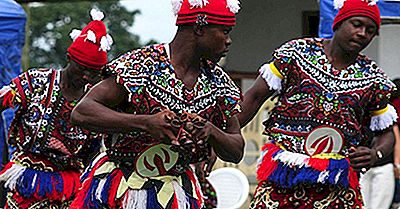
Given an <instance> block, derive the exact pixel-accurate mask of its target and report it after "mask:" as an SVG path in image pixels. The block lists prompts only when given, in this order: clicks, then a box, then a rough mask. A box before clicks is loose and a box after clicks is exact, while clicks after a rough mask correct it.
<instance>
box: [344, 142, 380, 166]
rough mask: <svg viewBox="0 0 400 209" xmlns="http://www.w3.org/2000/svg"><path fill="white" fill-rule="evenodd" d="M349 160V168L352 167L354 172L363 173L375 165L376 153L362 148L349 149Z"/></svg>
mask: <svg viewBox="0 0 400 209" xmlns="http://www.w3.org/2000/svg"><path fill="white" fill-rule="evenodd" d="M349 159H350V166H351V167H353V169H354V170H356V171H363V172H365V170H366V169H368V168H370V167H372V166H373V165H375V163H376V162H377V160H378V158H377V156H376V151H375V150H374V149H370V148H368V147H364V146H359V147H357V148H354V147H352V148H350V154H349Z"/></svg>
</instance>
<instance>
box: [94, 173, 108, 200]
mask: <svg viewBox="0 0 400 209" xmlns="http://www.w3.org/2000/svg"><path fill="white" fill-rule="evenodd" d="M106 181H107V179H106V178H103V179H101V180H100V182H99V186H97V189H96V200H99V201H100V202H101V203H103V202H102V200H101V193H102V192H103V189H104V184H106Z"/></svg>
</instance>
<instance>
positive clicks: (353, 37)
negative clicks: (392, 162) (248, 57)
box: [238, 0, 397, 209]
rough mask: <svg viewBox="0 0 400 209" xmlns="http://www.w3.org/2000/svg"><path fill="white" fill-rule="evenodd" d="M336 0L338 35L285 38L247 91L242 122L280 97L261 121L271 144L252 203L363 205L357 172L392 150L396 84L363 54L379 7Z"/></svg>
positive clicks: (262, 159)
mask: <svg viewBox="0 0 400 209" xmlns="http://www.w3.org/2000/svg"><path fill="white" fill-rule="evenodd" d="M335 4H336V5H337V6H338V7H341V8H340V10H339V13H338V14H337V16H336V17H335V20H334V24H333V30H334V36H333V38H332V39H330V40H328V39H322V38H304V39H296V40H291V41H289V42H287V43H285V44H283V45H282V46H281V47H279V48H278V49H276V50H275V51H274V53H273V57H272V60H271V61H269V62H268V63H266V64H264V65H263V66H262V67H261V68H260V69H259V72H260V75H259V76H258V78H257V79H256V81H255V83H254V84H253V86H252V87H251V88H250V89H249V90H248V91H247V92H246V93H245V95H244V99H243V102H242V108H243V112H242V113H240V114H239V116H238V118H239V121H240V124H241V126H242V127H243V126H245V125H246V124H247V123H248V122H249V121H250V120H251V119H252V118H253V117H254V115H255V114H256V112H257V111H258V109H259V108H260V107H261V105H262V104H263V103H264V101H265V100H266V99H267V98H269V97H270V96H271V95H273V94H275V95H277V96H278V102H277V103H276V106H275V107H274V109H273V110H272V111H271V116H270V118H269V119H268V120H267V121H265V122H264V123H263V124H264V125H265V131H264V134H266V135H268V136H269V142H268V143H266V144H265V145H264V146H263V148H262V153H261V157H260V161H259V165H258V168H257V178H258V180H259V181H260V183H259V185H258V187H257V189H256V191H255V194H254V198H253V200H252V203H251V208H257V209H259V208H301V209H308V208H309V209H311V208H362V207H363V206H362V198H361V195H360V187H359V181H358V178H359V174H360V172H365V171H366V170H367V169H368V168H370V167H371V166H373V165H375V164H376V163H379V162H380V161H381V160H382V159H383V158H384V157H385V156H387V155H389V154H390V153H391V152H392V148H393V134H392V125H393V124H394V122H395V120H396V118H397V115H396V111H395V110H394V108H393V106H391V105H390V104H389V103H388V98H389V96H390V92H391V91H392V90H393V89H394V85H393V83H392V82H391V81H390V80H389V79H388V77H387V76H386V75H385V73H384V72H383V71H382V70H381V69H380V68H379V67H378V66H377V64H376V63H375V62H374V61H372V60H370V59H369V58H368V57H366V56H365V55H362V54H361V53H360V52H361V51H362V50H363V49H364V48H365V47H366V46H367V45H368V44H369V43H370V42H371V41H372V39H373V38H374V37H375V36H376V35H377V34H378V32H379V25H380V22H381V20H380V16H379V9H378V7H377V5H376V4H375V2H371V1H365V0H347V1H340V2H339V1H335ZM373 137H375V138H376V139H375V144H374V145H373V146H370V143H371V140H372V138H373Z"/></svg>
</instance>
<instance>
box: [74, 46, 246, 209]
mask: <svg viewBox="0 0 400 209" xmlns="http://www.w3.org/2000/svg"><path fill="white" fill-rule="evenodd" d="M166 47H168V46H167V45H165V46H164V45H152V46H147V47H144V48H142V49H138V50H134V51H131V52H128V53H126V54H124V55H122V56H121V57H119V58H117V59H116V60H114V61H112V62H111V63H110V64H109V65H108V68H107V71H108V72H109V73H111V74H113V75H115V77H116V82H117V83H118V84H121V85H122V86H124V87H125V89H126V90H127V92H128V93H129V98H128V101H129V105H128V106H127V107H126V108H125V109H121V111H123V112H127V113H133V114H156V113H158V112H160V111H162V110H165V109H169V110H171V111H173V112H175V113H177V114H179V113H183V112H187V113H190V114H196V115H198V116H200V117H202V118H204V119H206V120H208V121H210V122H212V123H213V124H214V125H216V126H217V127H220V128H222V129H224V128H225V127H226V121H227V119H229V118H230V117H232V116H233V115H235V114H236V113H238V112H239V111H240V108H239V104H238V103H239V100H240V97H241V94H240V90H239V89H238V87H237V86H236V85H235V84H234V83H233V81H232V80H231V79H230V78H229V76H228V75H227V74H226V73H225V72H224V71H223V70H222V69H221V68H220V67H219V66H217V65H215V64H212V63H211V62H203V65H202V67H201V74H200V76H199V77H198V80H197V82H196V84H195V85H194V86H193V88H187V87H186V86H185V85H184V84H183V82H182V80H180V79H178V78H177V77H176V74H175V72H174V69H173V67H172V65H171V63H170V60H169V55H168V48H166ZM105 145H106V147H107V158H104V161H102V160H98V161H96V162H95V165H94V166H93V169H92V170H93V172H94V173H93V172H87V173H86V176H87V177H86V181H84V185H83V187H84V188H85V189H84V190H83V192H82V193H83V194H84V197H80V198H78V199H77V200H75V202H74V207H76V208H88V206H90V207H91V208H103V207H110V208H120V207H123V208H127V207H128V206H126V205H123V204H122V206H121V204H120V203H121V202H123V199H124V198H125V199H126V198H128V197H127V196H126V195H127V194H130V195H132V194H135V195H137V193H138V192H139V193H140V192H141V191H142V192H145V194H146V195H153V194H152V191H153V190H154V188H155V187H157V188H159V187H161V189H160V188H159V189H156V191H157V198H156V200H155V203H153V204H156V205H157V206H155V208H181V207H183V206H178V205H180V204H184V205H185V204H189V205H190V207H191V208H200V207H201V205H202V204H203V198H202V195H201V192H200V187H199V185H198V183H197V180H196V178H195V176H194V174H193V172H192V170H191V169H190V167H189V164H190V163H192V162H196V161H197V160H198V159H201V158H204V156H197V157H195V156H196V155H195V154H196V153H188V152H181V151H180V150H179V149H176V148H175V146H176V145H166V144H160V140H159V139H154V138H152V136H151V135H149V134H148V133H146V132H143V131H136V132H131V133H129V134H115V135H114V136H112V137H110V138H108V139H107V140H106V141H105ZM205 148H206V149H209V146H206V147H205ZM202 153H206V154H207V155H208V153H209V152H202ZM102 159H103V158H102ZM113 162H118V163H113ZM109 166H111V167H109ZM90 173H92V175H93V177H90V176H91V175H90ZM121 173H123V176H120V175H121ZM185 176H186V177H185ZM83 179H85V178H83ZM108 179H113V180H110V181H113V185H121V186H120V188H119V189H118V193H117V192H116V191H115V190H113V189H108V188H109V187H108V186H107V187H106V186H104V185H99V184H97V183H96V182H98V181H100V182H101V181H105V182H108ZM185 179H186V180H185ZM147 181H150V182H152V181H156V182H158V183H155V184H154V185H155V186H149V184H144V183H143V182H147ZM85 186H87V187H85ZM182 189H183V190H182ZM181 190H182V191H181ZM90 191H98V192H99V194H100V193H101V191H104V193H101V194H102V196H100V195H99V196H96V197H91V196H90V193H91V192H90ZM105 191H107V192H105ZM194 191H196V192H194ZM199 192H200V193H199ZM82 193H81V194H82ZM87 194H89V195H87ZM103 194H104V196H103ZM179 194H180V195H179ZM128 196H129V195H128ZM182 196H183V198H182ZM185 196H186V198H185ZM107 197H109V198H107ZM112 197H116V200H115V201H114V198H112ZM143 198H144V197H143V196H142V197H136V198H133V199H132V200H131V201H133V202H142V200H143ZM180 198H181V200H179V199H180ZM128 199H129V198H128ZM193 200H196V201H193ZM174 202H176V204H175V203H174ZM128 203H129V201H128ZM170 203H174V204H170ZM143 207H144V206H143ZM138 208H140V207H139V206H138Z"/></svg>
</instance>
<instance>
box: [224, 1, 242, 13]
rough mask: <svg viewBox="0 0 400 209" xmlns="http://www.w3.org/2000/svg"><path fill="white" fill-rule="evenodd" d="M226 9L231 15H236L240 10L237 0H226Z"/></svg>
mask: <svg viewBox="0 0 400 209" xmlns="http://www.w3.org/2000/svg"><path fill="white" fill-rule="evenodd" d="M226 4H227V8H228V9H229V10H230V11H231V12H232V13H235V14H236V13H238V12H239V10H240V1H239V0H227V1H226Z"/></svg>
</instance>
